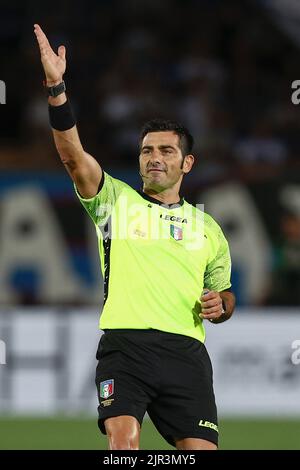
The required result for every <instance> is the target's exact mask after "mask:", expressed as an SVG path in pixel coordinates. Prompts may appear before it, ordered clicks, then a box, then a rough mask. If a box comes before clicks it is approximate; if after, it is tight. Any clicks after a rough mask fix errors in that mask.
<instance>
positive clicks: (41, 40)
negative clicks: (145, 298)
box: [34, 24, 52, 54]
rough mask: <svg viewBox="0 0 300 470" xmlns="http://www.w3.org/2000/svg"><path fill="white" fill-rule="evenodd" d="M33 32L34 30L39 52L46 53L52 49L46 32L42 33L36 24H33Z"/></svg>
mask: <svg viewBox="0 0 300 470" xmlns="http://www.w3.org/2000/svg"><path fill="white" fill-rule="evenodd" d="M34 32H35V35H36V38H37V41H38V44H39V47H40V51H41V53H42V54H46V53H47V52H48V51H49V50H51V51H52V49H51V46H50V44H49V41H48V39H47V36H46V34H45V33H44V31H43V30H42V28H41V27H40V26H39V25H38V24H35V25H34Z"/></svg>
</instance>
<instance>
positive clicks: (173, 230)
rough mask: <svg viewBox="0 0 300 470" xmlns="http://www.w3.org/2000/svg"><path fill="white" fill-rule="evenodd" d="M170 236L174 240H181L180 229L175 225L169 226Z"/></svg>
mask: <svg viewBox="0 0 300 470" xmlns="http://www.w3.org/2000/svg"><path fill="white" fill-rule="evenodd" d="M170 234H171V236H172V237H173V238H174V240H182V228H181V227H177V226H176V225H173V224H171V225H170Z"/></svg>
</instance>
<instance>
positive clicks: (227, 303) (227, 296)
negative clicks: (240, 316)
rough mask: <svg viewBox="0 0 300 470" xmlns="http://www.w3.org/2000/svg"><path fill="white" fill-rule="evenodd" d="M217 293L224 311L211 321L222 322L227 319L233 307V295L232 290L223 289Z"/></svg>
mask: <svg viewBox="0 0 300 470" xmlns="http://www.w3.org/2000/svg"><path fill="white" fill-rule="evenodd" d="M219 294H220V297H221V299H222V303H223V305H224V307H225V309H224V310H225V312H224V313H222V315H221V316H220V317H219V318H216V319H214V320H213V322H212V323H223V322H224V321H226V320H229V318H230V317H231V316H232V314H233V311H234V308H235V295H234V294H233V292H229V291H223V292H219Z"/></svg>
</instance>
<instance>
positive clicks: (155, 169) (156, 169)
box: [148, 168, 164, 173]
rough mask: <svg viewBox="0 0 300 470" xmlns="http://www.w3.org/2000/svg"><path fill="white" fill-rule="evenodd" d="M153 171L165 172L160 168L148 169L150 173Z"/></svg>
mask: <svg viewBox="0 0 300 470" xmlns="http://www.w3.org/2000/svg"><path fill="white" fill-rule="evenodd" d="M151 171H155V172H161V173H163V171H164V170H160V169H159V168H150V170H148V173H150V172H151Z"/></svg>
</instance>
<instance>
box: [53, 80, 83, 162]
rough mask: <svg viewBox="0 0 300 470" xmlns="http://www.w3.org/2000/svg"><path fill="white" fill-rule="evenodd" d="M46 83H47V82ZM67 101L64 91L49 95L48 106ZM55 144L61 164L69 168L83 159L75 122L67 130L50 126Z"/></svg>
mask: <svg viewBox="0 0 300 470" xmlns="http://www.w3.org/2000/svg"><path fill="white" fill-rule="evenodd" d="M47 85H48V83H47ZM66 101H67V95H66V93H62V94H60V95H58V96H57V97H55V98H54V97H52V96H49V98H48V104H49V106H53V107H59V106H62V105H63V104H65V103H66ZM52 132H53V137H54V142H55V146H56V148H57V151H58V153H59V155H60V158H61V160H62V162H63V164H64V165H65V166H66V167H67V169H69V170H71V169H74V168H75V167H76V165H80V164H81V163H82V162H83V159H84V150H83V147H82V145H81V142H80V138H79V135H78V131H77V126H76V124H75V125H74V126H73V127H71V128H70V129H67V130H63V131H61V130H57V129H54V128H53V127H52Z"/></svg>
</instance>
